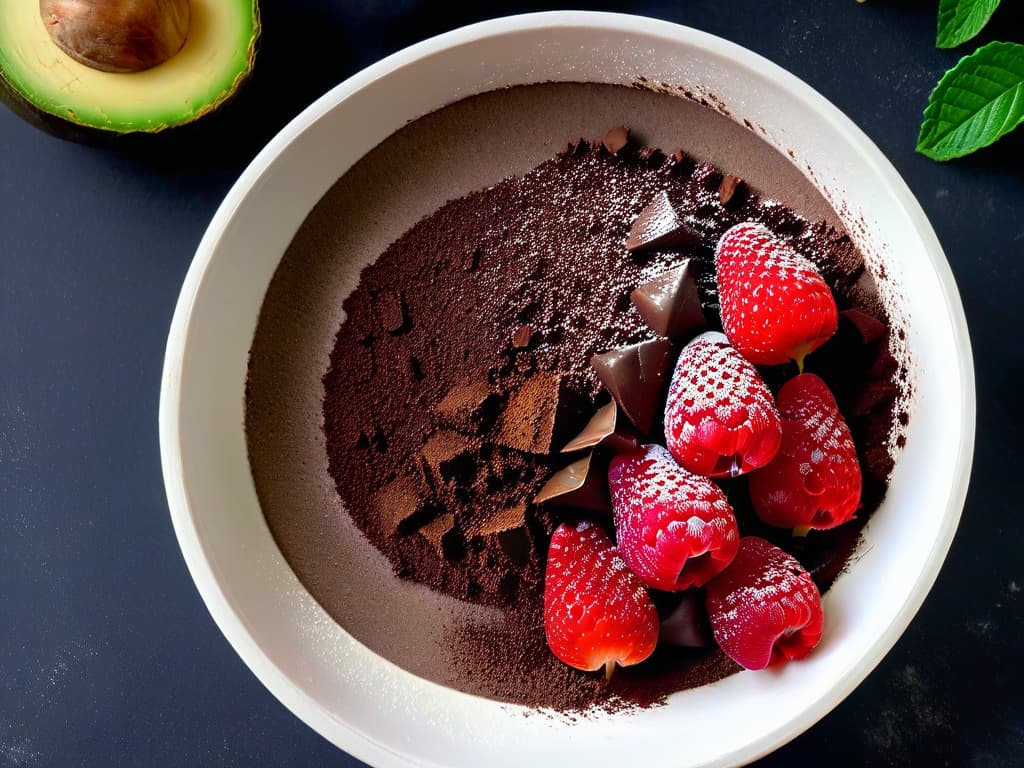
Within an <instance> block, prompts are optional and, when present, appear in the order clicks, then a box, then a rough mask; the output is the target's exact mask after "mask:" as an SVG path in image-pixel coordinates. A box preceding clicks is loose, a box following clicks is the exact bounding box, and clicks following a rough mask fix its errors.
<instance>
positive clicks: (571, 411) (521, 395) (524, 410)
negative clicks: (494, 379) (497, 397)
mask: <svg viewBox="0 0 1024 768" xmlns="http://www.w3.org/2000/svg"><path fill="white" fill-rule="evenodd" d="M575 400H576V398H575V397H574V395H573V393H572V392H571V390H570V389H569V386H568V382H567V381H566V380H565V378H564V377H562V376H561V375H560V374H557V373H540V374H536V375H534V376H532V377H530V378H529V379H527V380H526V381H524V382H523V383H522V384H521V385H520V386H519V388H518V389H516V390H514V391H513V392H511V393H509V397H508V403H507V404H506V405H505V409H504V411H502V414H501V419H500V424H499V428H498V434H497V437H496V439H497V441H498V442H499V443H501V444H502V445H504V446H507V447H509V448H515V449H516V450H519V451H523V452H525V453H550V452H551V448H552V443H553V442H554V439H555V435H556V433H557V432H559V431H561V430H562V429H564V428H565V426H566V425H567V423H568V422H569V420H570V419H571V418H572V417H573V416H574V415H575V413H576V411H577V408H576V403H575Z"/></svg>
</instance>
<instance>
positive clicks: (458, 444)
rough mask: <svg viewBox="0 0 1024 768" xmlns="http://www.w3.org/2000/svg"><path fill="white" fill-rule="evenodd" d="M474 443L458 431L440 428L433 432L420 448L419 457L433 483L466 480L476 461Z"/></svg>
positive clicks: (470, 476) (439, 483)
mask: <svg viewBox="0 0 1024 768" xmlns="http://www.w3.org/2000/svg"><path fill="white" fill-rule="evenodd" d="M473 451H474V444H473V442H472V441H471V440H469V439H468V438H467V437H465V436H463V435H460V434H459V433H458V432H452V431H450V430H447V429H441V430H438V431H437V432H435V433H434V434H433V435H431V436H430V438H429V439H428V440H427V442H426V443H424V444H423V447H422V448H421V449H420V457H421V459H422V463H423V466H424V469H425V471H426V472H427V473H428V474H427V477H428V479H429V480H430V481H431V482H432V483H433V484H434V485H435V487H437V486H439V485H443V484H446V483H450V482H468V480H469V479H471V478H472V474H473V470H474V469H475V468H476V463H475V460H474V458H473V455H472V454H473Z"/></svg>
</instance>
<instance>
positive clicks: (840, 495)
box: [750, 373, 861, 534]
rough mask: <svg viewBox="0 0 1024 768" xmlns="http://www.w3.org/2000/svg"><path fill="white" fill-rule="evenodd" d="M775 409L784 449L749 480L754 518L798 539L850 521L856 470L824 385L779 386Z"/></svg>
mask: <svg viewBox="0 0 1024 768" xmlns="http://www.w3.org/2000/svg"><path fill="white" fill-rule="evenodd" d="M777 403H778V408H779V412H780V414H781V416H782V447H781V448H780V449H779V453H778V455H777V456H776V457H775V459H774V460H773V461H772V462H771V463H770V464H769V465H768V466H767V467H765V468H764V469H762V470H760V471H759V472H756V473H754V474H753V475H751V476H750V498H751V501H752V502H753V505H754V511H755V512H756V513H757V516H758V517H759V518H761V519H762V520H763V521H764V522H766V523H768V524H769V525H776V526H779V527H781V528H793V529H794V530H795V532H796V533H797V534H804V533H806V532H807V531H808V530H810V529H823V528H834V527H835V526H837V525H841V524H843V523H845V522H847V521H848V520H850V519H852V518H853V516H854V513H855V512H856V511H857V507H858V505H859V504H860V492H861V472H860V464H859V463H858V461H857V448H856V446H854V444H853V437H852V436H851V435H850V428H849V427H848V426H847V425H846V421H845V420H844V419H843V415H842V414H841V413H840V412H839V407H838V406H837V405H836V399H835V397H833V396H832V392H831V391H830V390H829V388H828V385H827V384H825V382H824V381H822V380H821V379H820V378H818V377H817V376H815V375H814V374H811V373H804V374H801V375H800V376H797V377H796V378H793V379H790V380H789V381H787V382H786V383H785V385H783V387H782V389H781V390H779V396H778V400H777Z"/></svg>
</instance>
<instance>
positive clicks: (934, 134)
mask: <svg viewBox="0 0 1024 768" xmlns="http://www.w3.org/2000/svg"><path fill="white" fill-rule="evenodd" d="M1022 122H1024V45H1021V44H1019V43H1000V42H992V43H989V44H988V45H986V46H984V47H982V48H979V49H978V50H977V51H975V52H974V53H972V54H971V55H970V56H964V57H963V58H962V59H960V61H959V62H957V65H956V66H955V67H953V68H952V69H951V70H949V71H948V72H946V74H944V75H943V76H942V79H941V80H939V84H938V85H936V86H935V90H934V91H932V95H931V97H930V98H929V99H928V106H927V107H925V110H924V122H923V123H921V133H920V135H918V137H917V151H918V152H920V153H921V154H922V155H926V156H928V157H930V158H932V159H933V160H951V159H952V158H954V157H962V156H963V155H968V154H970V153H971V152H973V151H975V150H976V149H981V148H982V147H987V146H988V145H989V144H991V143H992V142H994V141H995V140H996V139H998V138H999V137H1000V136H1004V135H1005V134H1007V133H1009V132H1010V131H1012V130H1013V129H1014V128H1016V127H1017V126H1018V125H1020V124H1021V123H1022Z"/></svg>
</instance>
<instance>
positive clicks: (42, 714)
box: [0, 0, 1024, 768]
mask: <svg viewBox="0 0 1024 768" xmlns="http://www.w3.org/2000/svg"><path fill="white" fill-rule="evenodd" d="M440 5H441V4H437V3H425V2H413V1H412V0H404V1H403V2H364V3H348V4H342V3H333V4H332V3H330V2H326V1H325V2H312V1H311V0H303V1H302V2H300V1H299V0H293V1H292V2H285V1H284V0H280V1H279V2H265V3H263V6H262V7H263V15H264V37H263V45H262V49H261V52H260V56H259V60H258V67H257V74H256V77H255V79H254V81H253V82H252V83H251V84H250V87H249V88H248V89H247V90H246V91H245V92H244V94H243V95H242V96H241V98H240V99H239V100H238V101H237V102H236V103H235V104H233V105H232V106H231V108H230V109H229V110H228V111H227V112H226V113H224V114H222V115H217V116H213V117H212V118H210V119H209V120H208V122H207V125H205V126H203V130H201V131H193V132H191V133H189V134H188V135H187V136H186V137H185V139H184V140H182V141H178V142H176V143H174V144H173V145H171V146H166V145H162V148H161V149H160V150H159V151H158V152H154V151H153V149H152V147H150V148H146V147H141V148H140V147H138V146H135V145H127V146H123V147H121V148H120V149H114V150H112V149H109V148H108V149H97V148H92V147H86V146H80V145H76V144H71V143H67V142H63V141H60V140H58V139H55V138H53V137H50V136H47V135H45V134H43V133H40V132H38V131H36V130H35V129H33V128H31V127H30V126H28V125H27V124H25V123H22V122H21V121H19V120H18V119H17V118H16V117H15V116H14V115H13V114H11V113H10V112H8V111H6V110H3V109H0V767H2V768H8V767H12V768H13V767H15V766H79V765H81V766H129V765H130V766H136V765H148V766H179V765H181V766H199V765H202V766H207V765H210V766H252V765H260V766H303V765H337V766H352V765H359V763H358V762H357V761H355V760H353V759H351V758H349V757H347V756H346V755H344V754H342V753H341V752H339V751H338V750H336V749H335V748H333V747H332V746H330V745H329V744H328V743H327V742H325V741H324V740H323V739H321V738H320V737H319V736H317V735H316V734H315V733H314V732H313V731H312V730H310V729H309V728H307V727H306V726H305V725H303V724H302V723H301V722H300V721H298V720H297V719H296V718H295V717H293V716H292V715H291V714H290V713H289V712H288V711H287V710H285V709H284V707H282V706H281V705H280V704H279V703H278V702H277V701H276V700H275V699H274V698H273V697H272V696H271V695H270V694H269V693H268V692H267V691H266V690H265V689H264V688H263V687H262V686H261V685H260V683H259V682H258V681H257V680H256V678H255V677H254V676H253V675H252V674H251V673H250V672H249V671H248V670H247V669H246V667H245V666H244V665H243V664H242V662H241V661H240V660H239V659H238V658H237V657H236V656H235V654H234V652H233V651H232V650H231V649H230V647H229V646H228V644H227V642H226V641H225V640H224V639H223V637H222V636H221V635H220V633H219V632H218V630H217V629H216V627H215V626H214V624H213V622H212V621H211V619H210V617H209V615H208V614H207V612H206V609H205V607H204V606H203V604H202V602H201V600H200V599H199V595H198V593H197V592H196V590H195V588H194V587H193V585H192V582H191V580H190V578H189V575H188V573H187V571H186V569H185V566H184V563H183V561H182V558H181V556H180V554H179V551H178V547H177V543H176V541H175V539H174V535H173V532H172V529H171V525H170V520H169V517H168V513H167V508H166V502H165V499H164V495H163V484H162V479H161V474H160V461H159V448H158V442H157V403H158V397H159V384H160V372H161V365H162V359H163V349H164V342H165V338H166V333H167V328H168V326H169V323H170V319H171V314H172V311H173V308H174V302H175V299H176V297H177V293H178V289H179V287H180V284H181V281H182V279H183V278H184V275H185V272H186V270H187V268H188V265H189V261H190V259H191V256H192V252H193V251H194V249H195V247H196V245H197V244H198V242H199V239H200V237H201V236H202V233H203V231H204V229H205V227H206V224H207V223H208V221H209V219H210V217H211V216H212V215H213V212H214V210H215V209H216V206H217V204H218V203H219V201H220V199H221V197H222V196H223V195H224V193H225V192H226V191H227V189H228V188H229V186H230V185H231V183H232V182H233V181H234V179H235V178H237V176H238V174H239V173H240V172H241V170H242V168H243V167H244V165H245V163H246V162H248V160H249V159H250V158H251V157H252V155H253V154H254V153H255V152H256V151H257V150H258V148H259V147H260V146H261V145H262V144H263V143H264V142H265V141H266V140H267V139H269V138H270V137H271V136H272V135H273V134H274V133H275V132H276V130H277V129H278V128H280V127H281V126H282V125H283V124H284V123H285V122H286V121H287V120H288V119H289V118H290V117H292V116H293V115H294V114H296V113H297V112H298V111H299V110H300V109H301V108H302V107H303V106H305V105H306V104H307V103H309V101H311V100H312V99H313V98H315V97H316V96H317V95H319V94H320V93H321V92H323V91H324V90H326V89H327V88H328V87H330V86H331V85H333V84H335V83H337V82H339V81H340V80H342V79H343V78H345V77H346V76H348V75H350V74H352V73H354V72H355V71H357V70H358V69H360V68H361V67H363V66H365V65H367V64H370V63H371V62H373V61H374V60H376V59H377V58H379V57H381V56H383V55H386V54H388V53H391V52H393V51H395V50H397V49H398V48H400V47H403V46H405V45H407V44H409V43H412V42H415V41H417V40H419V39H422V38H423V37H425V36H428V35H430V34H433V33H437V32H442V31H445V30H447V29H450V28H453V27H455V26H458V25H461V24H463V23H467V22H471V21H476V20H479V19H481V18H486V17H491V16H498V15H504V14H506V13H510V12H520V11H527V10H540V9H542V8H545V7H550V6H542V5H540V4H530V3H521V4H514V3H497V4H494V5H493V6H492V7H491V8H489V9H488V10H486V11H484V10H482V8H483V4H480V3H473V4H468V3H467V4H461V3H460V4H455V5H446V7H445V8H444V9H442V8H441V7H440ZM1004 5H1005V6H1007V7H1006V8H1004V9H1002V10H1001V11H1000V12H999V13H998V14H997V16H996V18H995V20H994V21H993V24H992V26H991V30H990V32H988V33H986V34H985V35H983V37H982V40H987V39H992V38H994V37H999V38H1002V39H1008V40H1014V41H1017V42H1024V24H1022V19H1024V16H1022V13H1021V10H1020V9H1019V6H1017V7H1014V8H1011V7H1010V6H1014V5H1015V4H1013V3H1009V2H1008V3H1004ZM935 6H936V4H935V3H934V2H917V1H914V0H903V2H895V1H894V2H881V1H880V0H879V1H875V0H872V2H869V3H868V4H865V5H859V4H857V3H855V2H854V0H803V1H802V2H801V1H798V0H778V1H776V2H770V3H769V2H764V0H718V2H708V1H706V0H695V1H693V2H687V1H686V0H676V2H671V3H669V2H658V3H642V2H638V3H633V4H621V5H618V6H610V5H609V6H594V7H595V8H598V7H600V8H601V9H606V10H627V11H632V12H636V13H641V14H646V15H651V16H657V17H661V18H665V19H668V20H671V21H677V22H681V23H684V24H689V25H691V26H694V27H697V28H700V29H703V30H706V31H709V32H712V33H714V34H718V35H721V36H723V37H726V38H729V39H731V40H733V41H735V42H737V43H740V44H741V45H744V46H747V47H749V48H751V49H753V50H755V51H757V52H759V53H762V54H764V55H765V56H767V57H768V58H770V59H773V60H774V61H776V62H777V63H779V64H780V65H782V66H783V67H786V68H787V69H789V70H791V71H792V72H794V73H795V74H797V75H798V76H800V77H802V78H803V79H805V80H806V81H807V82H809V83H810V84H811V85H812V86H813V87H815V88H816V89H818V90H819V91H821V92H822V93H823V94H824V95H825V96H826V97H827V98H829V99H830V100H832V101H833V102H834V103H835V104H837V105H838V106H839V107H840V108H841V109H843V110H844V111H845V112H846V113H847V114H848V115H850V117H851V118H853V120H854V121H855V122H856V123H858V124H859V125H860V126H861V127H862V128H863V129H864V130H865V131H866V132H867V133H868V134H869V135H870V136H871V137H872V138H873V139H874V140H875V141H876V142H877V143H878V144H879V146H880V147H881V149H882V151H883V152H885V154H886V155H888V157H889V158H890V159H891V160H892V161H893V163H894V164H895V165H896V167H897V169H898V170H899V171H900V172H901V173H902V174H903V175H904V178H905V179H906V180H907V182H908V183H909V185H910V187H911V189H912V190H913V191H914V193H915V194H916V195H917V196H918V199H919V200H920V201H921V203H922V205H923V206H924V208H925V210H926V212H927V213H928V215H929V217H930V218H931V220H932V223H933V225H934V226H935V229H936V231H937V232H938V235H939V238H940V240H941V241H942V243H943V246H944V247H945V249H946V253H947V255H948V257H949V260H950V262H951V264H952V265H953V270H954V272H955V274H956V276H957V279H958V281H959V284H960V289H961V293H962V296H963V300H964V304H965V307H966V310H967V316H968V322H969V325H970V327H971V332H972V338H973V341H974V344H975V353H976V362H977V382H978V394H979V398H978V401H979V411H978V447H977V450H976V454H975V471H974V476H973V481H972V489H971V493H970V497H969V499H968V503H967V508H966V510H965V513H964V519H963V523H962V524H961V528H960V532H959V534H958V536H957V539H956V542H955V544H954V546H953V549H952V551H951V553H950V556H949V559H948V561H947V564H946V566H945V568H944V569H943V571H942V574H941V575H940V577H939V580H938V583H937V584H936V587H935V589H934V590H933V592H932V593H931V596H930V597H929V599H928V601H927V602H926V604H925V606H924V608H923V609H922V611H921V613H920V614H919V615H918V617H917V618H916V619H915V621H914V622H913V624H912V625H911V627H910V629H909V630H908V631H907V633H906V635H905V636H904V637H903V639H902V640H900V642H899V643H898V644H897V646H896V647H895V649H894V650H893V651H892V652H891V653H890V654H889V655H888V656H887V658H886V659H885V661H883V663H882V664H881V665H880V666H879V668H878V669H877V670H876V671H875V672H874V673H873V674H872V675H871V676H870V677H869V678H868V680H867V681H866V682H865V683H864V684H863V685H861V686H860V687H859V688H858V689H857V690H856V691H855V692H854V693H853V694H852V695H851V696H850V697H849V698H848V699H847V700H846V701H845V702H844V703H843V704H841V705H840V706H839V707H838V708H837V709H836V710H835V711H834V712H833V713H832V714H831V715H829V716H828V717H826V718H825V719H824V720H823V721H821V722H820V723H819V724H818V725H817V726H815V727H814V728H812V729H811V730H810V731H809V732H808V733H806V734H805V735H803V736H801V737H799V738H798V739H796V740H795V741H794V742H793V743H791V744H790V745H788V746H786V747H784V748H783V749H781V750H780V751H778V752H777V753H775V754H774V755H772V756H771V757H769V758H768V759H766V760H764V761H763V765H765V766H791V765H805V764H806V765H812V764H821V765H831V766H856V765H883V766H884V765H907V764H913V765H926V766H940V765H951V766H961V765H970V766H979V767H987V766H1015V765H1021V764H1022V763H1024V703H1022V702H1024V699H1022V698H1021V694H1020V689H1021V684H1022V682H1024V673H1022V670H1021V664H1020V657H1021V652H1022V650H1024V641H1022V640H1021V639H1020V638H1021V636H1022V635H1024V621H1022V616H1024V610H1022V607H1024V596H1022V595H1021V594H1020V590H1021V588H1022V587H1024V558H1022V557H1021V555H1020V542H1021V541H1024V516H1022V515H1021V513H1020V502H1019V499H1018V497H1017V496H1016V494H1012V493H1008V492H1007V490H1008V489H1012V488H1013V487H1015V483H1014V482H1013V481H1012V479H1008V476H1009V477H1010V478H1012V476H1013V474H1015V473H1017V472H1019V471H1020V470H1019V463H1020V460H1021V458H1022V457H1021V451H1020V450H1019V448H1018V437H1017V433H1018V431H1019V429H1020V428H1021V426H1022V422H1021V418H1020V415H1019V403H1020V399H1021V395H1020V392H1021V381H1022V377H1024V344H1022V343H1021V341H1020V339H1019V338H1018V336H1017V333H1018V331H1017V330H1016V329H1019V328H1021V327H1022V326H1024V311H1022V301H1021V299H1020V297H1019V293H1020V289H1021V278H1020V268H1019V264H1020V262H1021V261H1022V259H1024V129H1022V130H1021V131H1018V134H1017V135H1014V136H1012V137H1010V138H1009V139H1008V140H1005V141H1004V142H1002V143H1001V144H1000V145H997V146H996V147H994V148H992V149H990V150H986V151H984V152H982V153H980V154H978V155H976V156H975V157H974V158H970V159H967V160H964V161H958V162H955V163H951V164H947V165H940V164H937V163H933V162H932V161H930V160H927V159H925V158H924V157H922V156H920V155H916V154H914V152H913V146H914V140H915V138H916V133H917V126H918V124H919V121H920V112H921V110H922V108H923V106H924V104H925V102H926V100H927V95H928V93H929V92H930V90H931V88H932V86H933V85H934V83H935V82H936V80H937V79H938V77H939V76H940V75H941V73H942V72H943V71H944V69H945V68H946V67H948V66H950V65H951V64H952V63H954V62H955V61H956V59H957V58H958V55H960V54H961V53H964V52H967V51H969V50H970V49H971V46H967V49H966V50H965V51H961V52H943V51H938V50H936V49H935V48H934V47H933V41H934V17H935ZM684 748H685V745H681V749H684Z"/></svg>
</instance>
